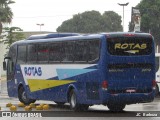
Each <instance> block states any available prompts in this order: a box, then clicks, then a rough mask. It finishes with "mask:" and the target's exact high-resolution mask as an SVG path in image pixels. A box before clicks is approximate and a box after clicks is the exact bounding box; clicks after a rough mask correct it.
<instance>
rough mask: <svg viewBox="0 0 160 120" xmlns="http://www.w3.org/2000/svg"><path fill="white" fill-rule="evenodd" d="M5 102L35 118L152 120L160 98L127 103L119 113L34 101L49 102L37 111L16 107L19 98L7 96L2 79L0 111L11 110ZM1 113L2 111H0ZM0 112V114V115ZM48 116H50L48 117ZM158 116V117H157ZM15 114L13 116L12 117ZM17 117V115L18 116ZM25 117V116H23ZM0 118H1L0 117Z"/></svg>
mask: <svg viewBox="0 0 160 120" xmlns="http://www.w3.org/2000/svg"><path fill="white" fill-rule="evenodd" d="M7 103H12V104H13V105H15V106H17V112H18V113H20V114H24V113H27V114H28V113H38V114H40V115H41V116H42V118H34V119H37V120H41V119H44V118H47V120H48V119H49V120H50V119H52V118H53V117H54V119H55V120H56V119H67V120H72V119H74V120H75V118H76V120H77V119H80V120H83V119H87V120H90V119H91V118H92V120H93V119H94V120H99V119H106V118H107V119H110V120H115V119H119V120H122V119H123V120H125V119H128V118H129V119H131V120H132V119H134V120H136V119H145V120H148V119H149V120H153V119H157V120H158V119H159V118H160V98H156V99H155V100H154V101H153V102H151V103H143V104H133V105H127V106H126V108H125V109H124V111H123V112H119V113H112V112H110V111H109V110H108V108H107V107H106V106H103V105H95V106H91V107H89V110H88V111H87V112H73V111H71V110H70V108H69V105H68V104H65V105H62V106H58V105H57V104H55V103H54V102H52V101H36V103H35V104H36V105H39V104H49V106H50V109H49V110H43V111H37V110H36V109H35V108H33V109H32V111H29V112H27V111H25V110H24V108H23V107H18V103H19V100H18V99H17V98H9V97H8V95H7V89H6V81H5V80H2V82H1V94H0V107H1V111H3V112H11V111H10V108H9V107H6V104H7ZM1 114H2V113H1ZM1 114H0V115H1ZM48 116H50V117H48ZM157 116H159V118H158V117H157ZM15 117H16V116H14V119H17V118H15ZM3 119H4V120H6V119H13V118H4V117H2V120H3ZM18 119H19V117H18ZM23 119H27V118H23ZM0 120H1V118H0Z"/></svg>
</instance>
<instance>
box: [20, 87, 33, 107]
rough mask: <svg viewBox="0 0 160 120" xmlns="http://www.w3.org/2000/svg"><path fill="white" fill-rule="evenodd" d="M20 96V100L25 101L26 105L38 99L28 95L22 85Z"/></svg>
mask: <svg viewBox="0 0 160 120" xmlns="http://www.w3.org/2000/svg"><path fill="white" fill-rule="evenodd" d="M18 98H19V101H20V102H22V103H24V104H25V105H29V104H30V103H35V101H36V100H33V99H30V98H28V97H27V95H26V92H25V89H24V88H23V87H22V86H21V87H20V88H19V89H18Z"/></svg>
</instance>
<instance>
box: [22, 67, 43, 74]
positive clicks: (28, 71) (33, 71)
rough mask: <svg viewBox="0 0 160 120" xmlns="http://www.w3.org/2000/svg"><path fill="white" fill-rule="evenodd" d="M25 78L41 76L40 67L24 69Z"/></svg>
mask: <svg viewBox="0 0 160 120" xmlns="http://www.w3.org/2000/svg"><path fill="white" fill-rule="evenodd" d="M24 73H25V76H41V75H42V69H41V67H24Z"/></svg>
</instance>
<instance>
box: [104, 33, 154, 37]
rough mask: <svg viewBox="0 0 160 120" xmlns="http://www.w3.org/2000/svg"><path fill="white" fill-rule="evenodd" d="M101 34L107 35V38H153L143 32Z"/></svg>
mask: <svg viewBox="0 0 160 120" xmlns="http://www.w3.org/2000/svg"><path fill="white" fill-rule="evenodd" d="M101 34H103V35H106V36H107V37H116V36H122V37H123V36H126V37H127V36H128V37H129V36H130V37H132V36H135V37H140V36H141V37H151V36H152V35H151V34H150V33H142V32H109V33H101Z"/></svg>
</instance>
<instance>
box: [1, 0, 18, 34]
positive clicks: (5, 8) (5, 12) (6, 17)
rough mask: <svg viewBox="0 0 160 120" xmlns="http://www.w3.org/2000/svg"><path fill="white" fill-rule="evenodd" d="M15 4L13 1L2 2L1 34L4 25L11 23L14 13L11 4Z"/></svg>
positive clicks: (4, 0)
mask: <svg viewBox="0 0 160 120" xmlns="http://www.w3.org/2000/svg"><path fill="white" fill-rule="evenodd" d="M12 3H15V2H14V1H12V0H0V34H1V33H2V27H3V26H2V23H10V22H11V20H12V16H13V13H12V11H11V8H10V7H9V4H12Z"/></svg>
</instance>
